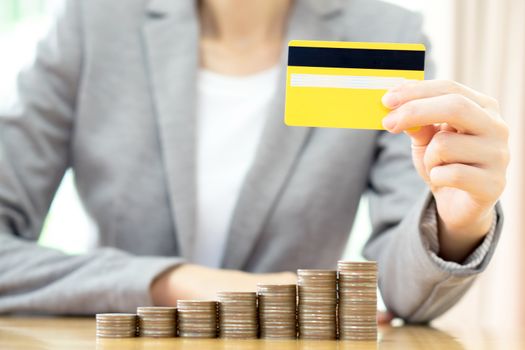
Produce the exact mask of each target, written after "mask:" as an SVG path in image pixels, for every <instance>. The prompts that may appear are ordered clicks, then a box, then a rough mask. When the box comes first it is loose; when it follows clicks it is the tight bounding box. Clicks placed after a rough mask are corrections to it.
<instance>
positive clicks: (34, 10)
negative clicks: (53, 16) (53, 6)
mask: <svg viewBox="0 0 525 350" xmlns="http://www.w3.org/2000/svg"><path fill="white" fill-rule="evenodd" d="M48 1H49V0H0V33H1V32H6V31H9V30H11V29H12V28H13V27H14V26H15V24H17V23H18V22H20V21H23V20H25V19H27V18H31V17H38V16H41V15H42V14H44V13H45V10H46V8H47V3H48Z"/></svg>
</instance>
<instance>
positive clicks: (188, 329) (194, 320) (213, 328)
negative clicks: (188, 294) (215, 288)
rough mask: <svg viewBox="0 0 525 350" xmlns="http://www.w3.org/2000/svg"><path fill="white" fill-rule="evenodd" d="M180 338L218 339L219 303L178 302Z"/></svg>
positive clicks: (202, 301) (201, 301)
mask: <svg viewBox="0 0 525 350" xmlns="http://www.w3.org/2000/svg"><path fill="white" fill-rule="evenodd" d="M177 311H178V315H179V319H178V326H179V336H180V337H182V338H216V337H217V302H216V301H212V300H178V301H177Z"/></svg>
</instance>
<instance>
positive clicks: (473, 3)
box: [0, 0, 525, 330]
mask: <svg viewBox="0 0 525 350" xmlns="http://www.w3.org/2000/svg"><path fill="white" fill-rule="evenodd" d="M319 1H321V0H319ZM348 1H351V0H348ZM388 2H392V3H396V4H398V5H400V6H404V7H406V8H409V9H411V10H414V11H418V12H421V13H422V14H423V15H424V17H425V30H426V33H427V34H428V36H429V37H430V39H431V41H432V56H433V58H434V61H435V62H436V64H437V67H438V70H437V77H438V78H441V79H454V80H458V81H460V82H462V83H464V84H467V85H469V86H471V87H472V88H474V89H477V90H479V91H482V92H484V93H487V94H489V95H491V96H494V97H496V98H497V99H499V101H500V103H501V107H502V114H503V117H504V118H505V119H506V121H507V123H508V124H509V126H510V129H511V139H510V143H511V153H512V161H511V166H510V170H509V174H508V187H507V190H506V192H505V194H504V196H503V199H502V203H503V206H504V209H505V213H506V218H505V222H506V223H505V228H504V232H503V235H502V238H501V241H500V245H499V247H498V249H497V251H496V255H495V257H494V259H493V262H492V263H491V265H490V267H489V269H488V271H487V272H486V273H485V274H483V275H482V276H481V278H479V279H478V281H477V282H476V284H475V286H474V288H472V289H471V290H470V291H469V293H468V294H467V295H466V296H465V297H464V298H463V300H462V301H461V302H460V304H458V305H457V306H456V307H454V309H453V310H451V311H450V312H448V313H447V314H446V315H445V316H443V317H441V318H440V319H439V320H437V321H436V322H435V323H436V324H437V325H441V326H444V327H446V328H447V329H455V328H456V329H457V328H462V329H464V328H467V329H468V328H472V329H474V328H479V326H480V325H481V326H483V327H486V328H487V329H491V328H494V327H498V328H508V329H509V330H510V329H512V328H514V329H521V330H523V329H525V254H524V250H525V232H523V231H522V228H523V227H525V215H524V214H525V187H524V179H525V176H524V175H525V174H524V170H525V169H524V166H525V164H524V160H525V159H524V146H525V145H524V144H523V143H524V141H523V140H524V138H523V137H522V135H521V131H525V120H524V119H525V21H524V18H525V1H523V0H456V1H454V0H426V1H418V0H388ZM60 3H61V0H0V105H3V104H9V103H10V102H11V101H12V99H13V96H14V91H15V90H14V89H15V88H14V86H15V80H16V74H17V72H18V71H19V70H20V69H21V68H22V67H23V66H24V65H26V64H29V63H30V62H31V58H32V53H33V50H34V47H35V43H36V42H37V41H38V39H39V38H41V37H42V36H44V35H45V33H46V31H47V28H48V26H49V24H50V23H51V22H52V19H53V13H54V11H55V9H56V8H57V7H58V6H60ZM366 205H367V200H366V197H365V198H363V200H362V205H361V207H360V210H359V213H358V217H357V222H356V224H355V226H354V228H353V233H352V235H351V240H350V241H349V243H348V246H347V249H346V252H345V258H349V259H361V255H360V250H361V247H362V245H363V244H364V242H365V241H366V239H367V236H368V234H369V233H370V225H369V222H368V217H367V215H368V213H367V208H366ZM96 230H97V228H96V225H95V224H94V223H93V222H92V221H91V220H90V218H89V217H87V216H86V215H85V213H84V211H83V209H82V205H81V203H80V202H79V200H78V196H77V193H76V190H75V186H74V174H73V173H72V172H68V173H67V174H66V176H65V177H64V180H63V182H62V184H61V186H60V189H59V191H58V193H57V195H56V197H55V200H54V201H53V204H52V207H51V210H50V212H49V215H48V217H47V220H46V223H45V227H44V231H43V233H42V236H41V239H40V242H39V243H40V244H42V245H46V246H50V247H55V248H57V249H60V250H63V251H65V252H67V253H70V254H79V253H82V252H85V251H88V250H90V249H93V247H94V246H95V245H96V237H97V235H96V232H97V231H96Z"/></svg>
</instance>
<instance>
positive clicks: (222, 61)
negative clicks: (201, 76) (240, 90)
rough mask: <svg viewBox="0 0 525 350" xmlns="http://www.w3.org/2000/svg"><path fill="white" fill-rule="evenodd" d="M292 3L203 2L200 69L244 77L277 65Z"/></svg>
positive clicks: (279, 0) (276, 0) (265, 0)
mask: <svg viewBox="0 0 525 350" xmlns="http://www.w3.org/2000/svg"><path fill="white" fill-rule="evenodd" d="M291 2H292V1H291V0H201V1H200V3H199V13H200V26H201V39H200V48H201V65H202V66H204V67H205V68H207V69H211V70H214V71H217V72H219V73H224V74H232V75H244V74H250V73H255V72H257V71H260V70H263V69H265V68H268V67H270V66H272V65H275V64H276V63H277V62H278V60H279V57H280V51H281V49H282V41H283V38H284V33H285V28H286V20H287V18H288V13H289V9H290V7H291Z"/></svg>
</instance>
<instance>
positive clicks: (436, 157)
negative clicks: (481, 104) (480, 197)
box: [423, 131, 507, 172]
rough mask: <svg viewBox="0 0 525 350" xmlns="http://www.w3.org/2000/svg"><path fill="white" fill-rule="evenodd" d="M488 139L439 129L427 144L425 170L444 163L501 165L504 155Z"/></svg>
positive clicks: (485, 165)
mask: <svg viewBox="0 0 525 350" xmlns="http://www.w3.org/2000/svg"><path fill="white" fill-rule="evenodd" d="M500 150H501V148H500V147H498V145H494V144H493V142H492V141H491V140H490V139H480V138H479V137H476V136H472V135H465V134H458V133H454V132H448V131H440V132H438V133H436V134H435V135H434V137H433V138H432V141H430V143H429V144H428V146H427V148H426V150H425V154H424V156H423V162H424V164H425V168H426V170H427V172H429V171H430V170H431V169H432V168H434V167H436V166H440V165H445V164H453V163H461V164H466V165H472V166H477V167H481V168H488V167H494V166H499V165H500V166H503V165H504V164H505V162H506V158H507V157H506V156H505V155H504V154H503V152H501V151H500Z"/></svg>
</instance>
